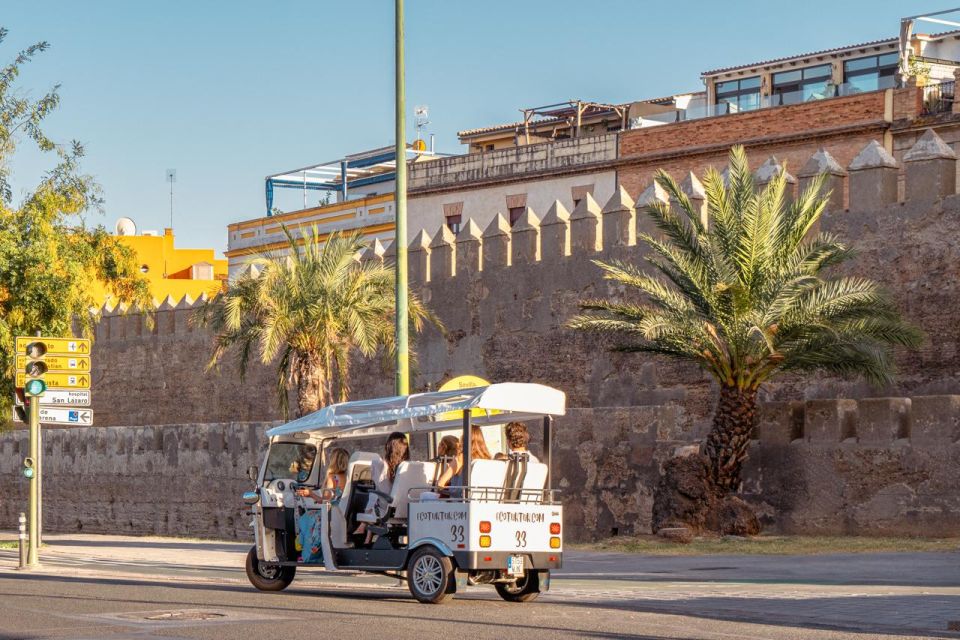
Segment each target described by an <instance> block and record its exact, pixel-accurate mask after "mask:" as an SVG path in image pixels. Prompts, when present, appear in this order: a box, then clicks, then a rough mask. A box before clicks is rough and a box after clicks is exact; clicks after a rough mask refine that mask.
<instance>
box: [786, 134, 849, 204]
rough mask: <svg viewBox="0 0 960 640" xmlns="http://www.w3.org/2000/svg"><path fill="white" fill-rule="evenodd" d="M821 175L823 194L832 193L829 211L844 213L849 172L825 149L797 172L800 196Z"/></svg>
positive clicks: (818, 152) (819, 151)
mask: <svg viewBox="0 0 960 640" xmlns="http://www.w3.org/2000/svg"><path fill="white" fill-rule="evenodd" d="M819 175H822V176H823V186H822V187H821V193H827V192H829V193H830V201H829V203H828V204H827V210H828V211H843V208H844V204H843V203H844V200H843V197H844V186H845V185H846V178H847V171H846V169H844V168H843V167H841V166H840V163H839V162H837V160H836V158H834V157H833V156H832V155H830V152H829V151H827V150H826V149H824V148H823V147H821V148H820V149H819V150H818V151H817V152H816V153H814V154H813V155H812V156H810V159H809V160H807V163H806V164H804V165H803V166H802V167H801V168H800V170H799V171H797V179H798V182H799V190H798V195H802V194H803V192H805V191H806V190H807V189H808V188H809V187H810V183H811V182H813V179H814V178H816V177H817V176H819Z"/></svg>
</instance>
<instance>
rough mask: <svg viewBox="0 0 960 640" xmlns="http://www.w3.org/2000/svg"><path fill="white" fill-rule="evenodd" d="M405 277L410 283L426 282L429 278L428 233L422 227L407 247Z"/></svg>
mask: <svg viewBox="0 0 960 640" xmlns="http://www.w3.org/2000/svg"><path fill="white" fill-rule="evenodd" d="M390 246H391V247H392V246H393V243H391V245H390ZM407 279H408V280H409V281H410V284H426V283H427V282H428V281H429V280H430V235H429V234H428V233H427V232H426V231H425V230H423V229H421V230H420V231H419V232H418V233H417V235H416V236H414V238H413V242H411V243H410V246H409V247H407Z"/></svg>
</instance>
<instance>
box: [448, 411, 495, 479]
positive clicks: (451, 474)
mask: <svg viewBox="0 0 960 640" xmlns="http://www.w3.org/2000/svg"><path fill="white" fill-rule="evenodd" d="M470 459H471V460H492V459H493V456H491V455H490V450H489V449H487V441H486V440H485V439H484V437H483V430H482V429H481V428H480V427H479V426H477V425H473V426H472V427H470ZM462 471H463V448H462V447H459V446H458V447H457V457H456V459H455V460H454V464H452V465H450V466H448V467H447V469H446V470H445V471H444V472H443V473H442V474H440V478H439V480H437V487H438V488H441V489H442V488H446V487H462V486H463V474H462V473H461V472H462Z"/></svg>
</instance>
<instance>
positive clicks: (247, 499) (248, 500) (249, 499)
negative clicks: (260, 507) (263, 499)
mask: <svg viewBox="0 0 960 640" xmlns="http://www.w3.org/2000/svg"><path fill="white" fill-rule="evenodd" d="M258 502H260V494H259V493H258V492H256V491H246V492H244V494H243V503H244V504H247V505H250V506H251V507H252V506H253V505H255V504H257V503H258Z"/></svg>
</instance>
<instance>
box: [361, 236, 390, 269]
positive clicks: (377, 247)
mask: <svg viewBox="0 0 960 640" xmlns="http://www.w3.org/2000/svg"><path fill="white" fill-rule="evenodd" d="M386 251H387V249H386V247H384V246H383V243H382V242H380V238H374V239H373V242H371V243H370V244H369V245H367V246H366V247H365V248H364V249H363V251H361V252H360V260H361V262H374V263H377V264H383V255H384V253H386Z"/></svg>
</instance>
